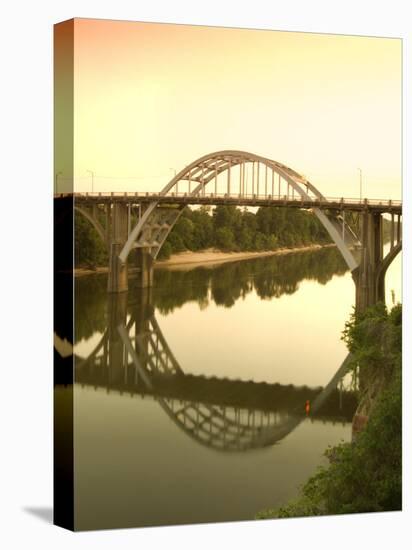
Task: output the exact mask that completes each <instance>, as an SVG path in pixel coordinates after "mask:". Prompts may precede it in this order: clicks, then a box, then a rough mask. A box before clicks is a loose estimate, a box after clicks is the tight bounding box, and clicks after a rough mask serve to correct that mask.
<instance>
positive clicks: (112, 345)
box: [75, 303, 349, 452]
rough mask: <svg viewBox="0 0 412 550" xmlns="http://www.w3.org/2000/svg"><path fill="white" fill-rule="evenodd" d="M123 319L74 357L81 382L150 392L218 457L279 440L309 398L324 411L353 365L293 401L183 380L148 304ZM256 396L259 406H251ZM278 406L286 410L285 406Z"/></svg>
mask: <svg viewBox="0 0 412 550" xmlns="http://www.w3.org/2000/svg"><path fill="white" fill-rule="evenodd" d="M139 306H141V304H139ZM142 312H143V315H141V314H142ZM120 317H122V316H120ZM123 319H124V321H123V322H122V321H121V319H120V318H119V317H118V316H114V317H113V318H112V324H111V325H110V326H109V327H108V328H107V329H106V331H105V332H104V334H103V336H102V338H101V339H100V342H99V343H98V344H97V345H96V347H95V348H94V349H93V350H92V352H91V353H90V355H89V356H88V357H87V358H86V359H81V358H76V367H75V370H76V376H75V379H76V381H77V382H78V383H80V384H85V383H86V384H88V385H94V386H95V387H98V386H103V387H107V388H109V387H110V388H111V389H112V390H115V391H119V392H121V393H126V394H130V395H133V394H136V393H139V392H142V391H146V392H148V393H149V394H150V395H152V396H153V397H154V399H155V400H156V401H157V402H158V404H159V405H160V406H161V408H162V409H163V410H164V412H165V413H166V414H167V416H168V417H169V418H170V419H171V420H172V421H173V423H174V424H175V425H176V426H177V427H178V428H179V429H180V430H182V431H183V432H184V433H185V434H186V435H188V436H189V437H190V438H192V439H194V440H195V441H197V442H198V443H200V444H202V445H205V446H207V447H209V448H212V449H214V450H218V451H224V452H232V451H236V452H240V451H248V450H252V449H259V448H263V447H269V446H272V445H274V444H276V443H278V442H280V441H281V440H282V439H283V438H284V437H286V436H287V435H288V434H289V433H291V432H292V431H293V430H294V429H295V428H296V427H297V426H298V425H299V424H300V423H301V422H302V421H303V420H304V418H305V417H306V416H305V411H304V405H305V400H306V399H310V400H311V403H312V405H311V411H312V413H314V414H315V413H316V412H317V411H318V410H319V409H320V407H321V406H322V404H323V403H324V402H325V400H326V399H327V398H328V397H329V396H330V394H331V392H332V391H333V390H335V389H336V387H337V385H338V383H339V380H340V379H341V378H342V376H343V375H344V374H345V372H346V370H347V365H348V362H349V356H348V357H347V358H346V359H345V361H344V363H343V364H342V366H341V367H340V368H339V370H338V372H337V373H336V374H335V375H334V376H333V377H332V379H331V381H330V382H329V384H328V385H327V386H326V387H325V388H324V389H323V391H320V390H318V389H310V388H306V389H302V390H299V389H297V390H294V392H295V393H294V394H293V393H291V396H292V399H291V397H290V396H289V393H288V394H287V395H288V396H289V397H287V398H285V397H284V396H285V392H288V391H289V392H291V390H290V389H289V387H287V386H286V387H278V386H279V385H275V386H272V387H271V386H270V385H267V384H258V383H255V382H241V381H233V380H232V381H229V380H224V379H207V378H205V377H193V376H192V377H190V376H189V377H188V376H187V375H185V374H184V372H183V370H182V368H181V367H180V365H179V363H178V362H177V360H176V358H175V356H174V355H173V353H172V351H171V349H170V347H169V346H168V344H167V342H166V339H165V337H164V335H163V334H162V331H161V329H160V327H159V324H158V323H157V320H156V318H155V315H154V310H153V308H152V307H151V305H150V304H147V303H146V304H145V305H143V307H139V309H138V311H137V312H136V315H134V314H132V315H131V316H130V318H129V319H128V320H127V322H126V319H125V315H123ZM119 321H120V322H119ZM117 323H118V324H117ZM188 379H189V384H188V383H187V382H188ZM228 387H229V390H230V391H229V392H228V393H229V394H230V395H232V397H231V398H229V399H228V398H227V397H226V399H225V398H222V397H220V398H219V397H216V396H218V395H220V396H222V393H223V396H224V395H225V390H227V388H228ZM222 389H223V392H222ZM210 395H211V396H213V398H214V401H213V400H212V401H211V400H210V399H208V396H210ZM256 395H258V396H260V397H259V398H258V399H256ZM253 396H254V399H255V401H256V400H257V401H258V402H259V404H260V406H258V407H257V406H256V405H254V404H253V399H252V398H253ZM276 396H277V397H276ZM282 396H283V397H282ZM279 400H280V402H281V403H282V402H284V401H285V400H286V401H287V402H288V406H287V407H286V406H285V405H282V404H281V405H280V406H279ZM251 401H252V402H251ZM290 402H292V403H293V405H292V406H291V405H290Z"/></svg>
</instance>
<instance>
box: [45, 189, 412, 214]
mask: <svg viewBox="0 0 412 550" xmlns="http://www.w3.org/2000/svg"><path fill="white" fill-rule="evenodd" d="M68 196H70V197H73V198H74V199H75V201H76V202H78V203H85V204H107V203H113V202H121V203H127V204H142V203H152V202H158V203H160V204H169V205H182V204H187V205H189V204H192V205H195V204H196V205H219V204H226V205H235V206H255V207H257V206H283V207H285V206H286V207H289V208H304V209H310V208H321V209H327V210H338V211H341V210H351V211H360V212H364V211H370V212H377V213H378V212H379V213H393V214H401V213H402V201H398V200H384V199H363V200H359V199H356V198H344V197H341V198H337V197H329V198H327V197H325V198H324V199H313V200H304V199H303V198H301V197H298V196H295V197H292V196H287V195H283V196H278V195H273V196H271V195H256V194H255V195H228V194H214V193H207V194H202V195H200V194H197V195H189V194H188V193H170V194H166V195H162V194H161V193H149V192H135V193H127V192H125V193H122V192H112V193H71V194H64V193H60V194H57V195H55V197H56V198H63V197H68Z"/></svg>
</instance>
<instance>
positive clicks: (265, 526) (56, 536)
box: [0, 0, 412, 550]
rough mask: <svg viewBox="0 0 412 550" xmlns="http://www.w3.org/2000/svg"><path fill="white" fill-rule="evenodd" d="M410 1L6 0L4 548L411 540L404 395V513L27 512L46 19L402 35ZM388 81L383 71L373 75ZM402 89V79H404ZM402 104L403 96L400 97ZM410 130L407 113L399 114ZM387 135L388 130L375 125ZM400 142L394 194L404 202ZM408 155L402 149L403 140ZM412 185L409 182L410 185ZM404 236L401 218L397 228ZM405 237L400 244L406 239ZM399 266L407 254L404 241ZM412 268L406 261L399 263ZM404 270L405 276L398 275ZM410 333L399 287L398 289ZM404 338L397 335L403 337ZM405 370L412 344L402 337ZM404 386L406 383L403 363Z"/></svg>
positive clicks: (38, 498)
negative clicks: (203, 515)
mask: <svg viewBox="0 0 412 550" xmlns="http://www.w3.org/2000/svg"><path fill="white" fill-rule="evenodd" d="M408 4H409V5H410V2H408V1H407V0H405V1H401V0H392V1H391V2H382V1H379V0H362V1H359V0H345V1H344V2H342V1H331V0H329V1H328V0H324V1H321V0H309V1H308V0H301V1H298V0H287V1H286V0H285V1H284V2H279V1H272V2H264V1H263V0H254V1H253V2H243V1H240V0H238V1H229V0H216V1H215V0H208V1H206V0H205V1H203V2H194V1H193V0H192V1H189V0H187V1H184V0H172V1H170V0H169V1H167V0H164V1H161V0H151V1H147V0H144V1H143V0H142V1H135V0H122V1H121V2H119V1H117V2H116V1H115V0H111V1H110V2H108V1H106V0H100V1H99V0H82V1H78V0H71V1H68V0H60V1H58V2H52V1H49V0H47V1H46V0H44V1H42V2H29V1H23V0H14V1H13V2H11V1H10V0H9V2H7V4H5V3H3V4H2V13H1V19H0V21H1V22H0V25H1V30H0V40H1V50H0V51H1V59H2V61H1V65H0V71H1V85H0V94H1V101H0V109H1V113H0V128H1V137H2V145H1V149H2V150H1V159H2V160H1V172H0V174H1V195H0V196H1V203H0V204H1V209H0V224H1V233H0V235H1V241H0V242H1V246H2V255H1V264H0V268H1V269H0V279H1V283H2V284H1V294H0V297H1V298H0V315H1V317H0V318H1V355H0V369H1V370H0V373H1V377H0V396H1V397H0V407H1V415H0V422H1V430H0V507H1V509H0V526H1V527H0V545H1V547H2V548H6V549H7V550H8V549H14V548H31V547H35V548H44V549H46V548H59V549H64V548H75V547H76V548H90V547H91V545H93V546H95V547H98V548H113V547H114V546H115V545H116V546H117V547H121V548H156V547H164V548H179V549H185V548H210V547H213V548H222V549H223V548H231V547H237V548H253V547H255V546H257V545H262V546H267V547H278V548H283V547H287V548H292V549H293V548H312V547H316V548H319V549H321V548H329V549H330V548H332V549H334V550H335V549H336V550H337V549H341V548H342V549H345V550H347V549H348V548H349V547H350V546H351V545H352V547H353V548H374V550H377V549H380V548H382V549H383V548H384V549H385V550H387V548H390V547H393V548H406V544H407V543H406V536H407V532H408V533H409V539H410V525H409V529H408V528H407V527H408V523H409V524H410V521H411V513H410V508H411V506H410V503H411V499H410V490H408V488H410V486H411V477H410V469H411V468H410V464H411V453H410V441H408V438H407V437H406V434H410V431H411V423H410V412H411V407H410V403H409V400H410V397H411V390H410V389H409V390H407V391H406V395H405V397H406V398H405V399H404V403H405V423H404V424H405V425H404V430H405V431H404V433H405V438H404V439H405V451H406V454H405V459H404V464H405V473H404V487H405V495H406V496H405V510H406V509H407V510H408V511H407V512H406V513H405V512H404V513H402V514H399V513H398V514H392V513H386V514H375V515H358V516H353V517H333V518H316V519H304V520H283V521H271V522H247V523H234V524H220V525H211V526H204V525H203V526H189V527H173V528H152V529H140V530H138V529H136V530H121V531H103V532H90V533H80V534H72V533H69V532H66V531H64V530H62V529H59V528H57V527H53V526H51V525H50V524H49V523H48V522H47V521H44V520H41V519H39V518H38V517H36V516H35V515H33V514H30V513H28V512H27V511H25V509H27V508H44V509H46V510H47V509H50V508H51V506H52V436H51V434H52V189H53V167H52V105H53V103H52V25H53V23H55V22H57V21H61V20H64V19H69V18H72V17H73V16H78V17H99V18H113V19H131V20H142V21H161V22H171V23H173V22H179V23H193V24H210V25H222V26H224V25H227V26H240V27H253V28H271V29H279V30H295V31H299V30H301V31H317V32H328V33H330V32H336V33H342V34H345V33H352V34H363V35H365V34H366V35H377V36H402V37H405V38H406V40H405V56H404V68H406V67H407V66H408V64H409V70H408V72H407V73H406V78H405V90H404V97H406V98H407V91H408V93H409V96H410V95H411V85H410V84H411V80H410V79H411V71H410V65H411V59H412V56H411V46H410V41H411V37H412V25H411V20H412V19H411V17H410V15H409V14H408ZM382 78H384V75H382ZM406 86H407V89H406ZM409 108H410V101H409ZM406 115H407V118H408V123H409V124H408V128H409V130H410V118H411V117H410V113H408V110H407V111H406ZM383 131H384V129H383ZM406 150H407V143H406V141H405V140H404V163H405V167H404V201H405V211H406V212H407V213H408V212H409V207H410V196H411V192H410V179H409V178H408V174H407V173H406V171H405V170H406V161H407V159H406ZM409 153H410V145H409ZM408 181H409V189H408ZM404 234H405V235H410V222H409V223H407V222H406V223H405V224H404ZM406 244H407V245H408V244H409V242H408V241H407V243H406ZM404 259H405V267H406V268H407V267H409V265H410V264H409V261H410V256H409V250H408V247H407V246H406V247H405V249H404ZM408 273H409V271H408ZM407 278H408V277H407V276H406V275H405V274H404V280H405V281H406V280H407ZM404 303H406V305H407V315H405V325H406V328H405V333H408V332H409V333H410V322H407V321H408V319H407V316H409V315H410V304H409V286H405V289H404ZM405 340H406V339H405ZM405 349H406V352H405V366H406V367H407V366H408V363H409V359H410V346H409V344H408V343H407V341H406V342H405ZM404 370H405V382H404V387H405V388H407V387H409V388H410V387H411V376H410V373H408V369H407V368H405V369H404Z"/></svg>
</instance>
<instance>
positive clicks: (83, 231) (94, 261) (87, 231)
mask: <svg viewBox="0 0 412 550" xmlns="http://www.w3.org/2000/svg"><path fill="white" fill-rule="evenodd" d="M74 220H75V225H74V251H75V262H76V265H78V266H88V267H95V266H99V265H107V262H108V254H107V250H106V246H105V244H104V243H103V241H102V240H101V238H100V237H99V235H98V233H97V231H96V230H95V228H94V227H93V226H92V225H91V223H90V222H89V221H88V220H86V219H85V218H84V217H83V216H82V215H81V214H79V213H78V212H77V211H76V213H75V218H74Z"/></svg>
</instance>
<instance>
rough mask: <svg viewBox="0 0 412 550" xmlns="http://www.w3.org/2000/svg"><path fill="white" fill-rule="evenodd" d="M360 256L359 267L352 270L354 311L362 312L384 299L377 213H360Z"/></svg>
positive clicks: (381, 243)
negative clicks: (354, 292)
mask: <svg viewBox="0 0 412 550" xmlns="http://www.w3.org/2000/svg"><path fill="white" fill-rule="evenodd" d="M361 243H362V249H361V256H360V263H359V267H358V268H357V269H356V270H354V271H353V272H352V276H353V278H354V281H355V285H356V311H357V312H362V311H364V310H365V309H366V308H367V307H369V306H371V305H374V304H376V303H377V302H381V301H382V302H384V301H385V282H384V274H383V273H382V270H381V269H380V268H381V264H382V260H383V223H382V215H381V214H379V213H370V212H364V213H363V214H361Z"/></svg>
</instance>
